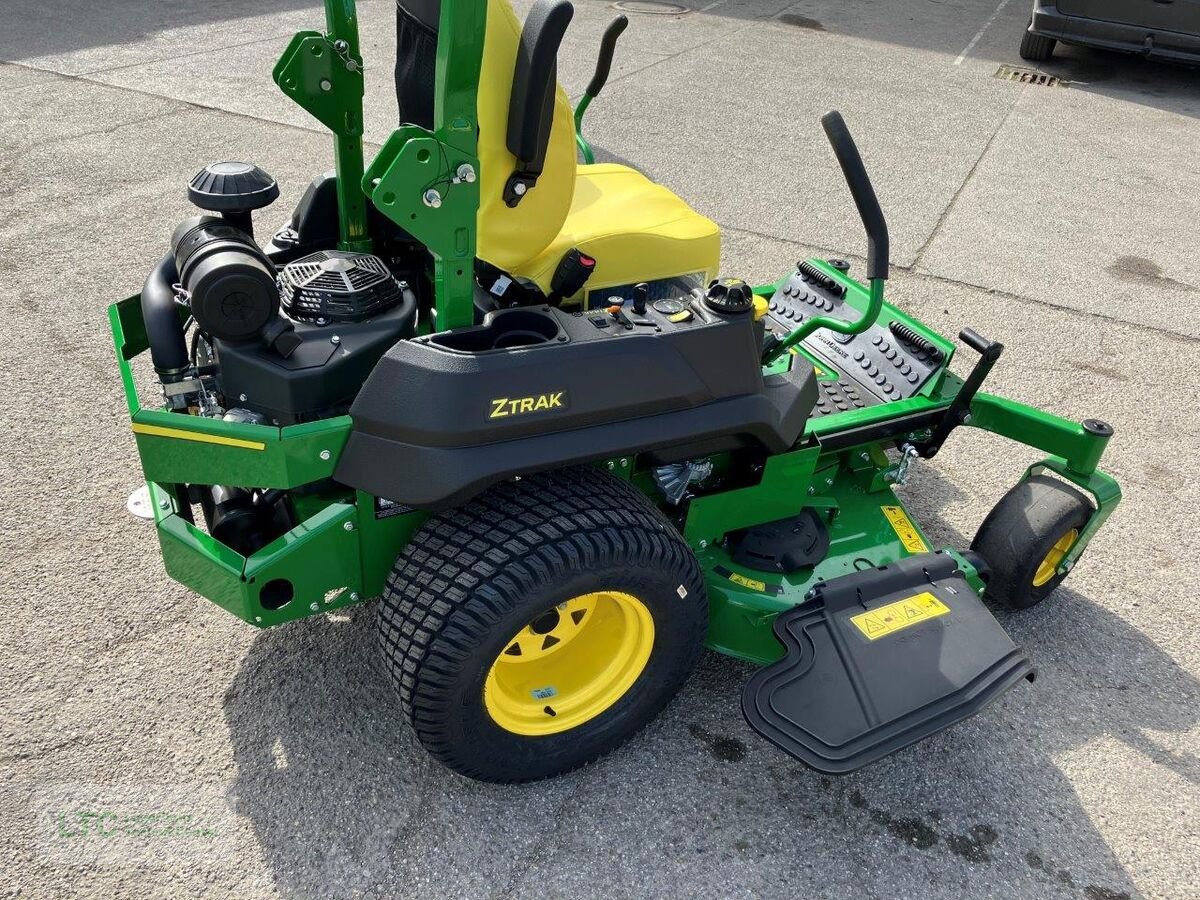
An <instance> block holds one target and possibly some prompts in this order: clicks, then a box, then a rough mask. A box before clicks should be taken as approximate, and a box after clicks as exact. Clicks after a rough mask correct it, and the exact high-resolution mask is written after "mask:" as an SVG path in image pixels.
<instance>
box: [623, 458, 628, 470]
mask: <svg viewBox="0 0 1200 900" xmlns="http://www.w3.org/2000/svg"><path fill="white" fill-rule="evenodd" d="M627 465H629V460H627V459H626V458H625V457H623V456H622V457H621V468H622V469H623V468H625V467H626V466H627Z"/></svg>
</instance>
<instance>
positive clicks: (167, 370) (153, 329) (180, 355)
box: [142, 254, 188, 382]
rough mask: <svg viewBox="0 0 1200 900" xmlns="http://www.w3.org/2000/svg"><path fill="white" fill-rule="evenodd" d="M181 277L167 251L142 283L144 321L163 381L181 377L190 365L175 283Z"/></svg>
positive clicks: (157, 368)
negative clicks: (176, 298)
mask: <svg viewBox="0 0 1200 900" xmlns="http://www.w3.org/2000/svg"><path fill="white" fill-rule="evenodd" d="M178 280H179V272H178V271H177V270H176V269H175V257H174V256H172V255H170V254H168V255H167V256H164V257H163V258H162V261H161V262H160V263H159V264H158V265H157V266H155V267H154V268H153V269H152V270H151V271H150V274H149V275H148V276H146V283H145V284H144V285H143V286H142V321H143V322H145V324H146V338H147V339H148V340H149V342H150V359H151V360H152V361H153V362H154V371H155V372H157V373H158V377H159V378H160V379H162V380H163V381H164V382H169V381H179V380H180V378H182V377H183V373H184V372H185V371H186V370H187V367H188V349H187V341H186V340H185V339H184V336H183V322H182V320H180V318H179V308H178V305H177V304H176V303H175V288H174V287H172V285H174V284H175V282H176V281H178Z"/></svg>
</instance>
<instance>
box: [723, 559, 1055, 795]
mask: <svg viewBox="0 0 1200 900" xmlns="http://www.w3.org/2000/svg"><path fill="white" fill-rule="evenodd" d="M974 563H975V561H974V560H972V564H974ZM979 565H980V566H982V565H983V563H982V561H980V562H979ZM775 634H776V636H777V637H778V638H779V639H780V641H781V642H782V643H783V645H784V647H785V648H786V650H787V655H786V656H785V657H784V658H783V659H782V660H780V661H779V662H777V663H774V664H773V665H770V666H767V667H765V668H763V669H761V670H759V671H758V672H757V673H756V674H755V675H754V676H753V677H752V678H751V679H750V681H749V682H747V684H746V687H745V689H744V690H743V692H742V710H743V712H744V713H745V715H746V720H747V721H748V722H749V723H750V725H751V727H752V728H754V730H755V731H757V732H758V733H759V734H761V735H762V736H763V737H765V738H767V740H769V741H771V742H772V743H774V744H776V745H778V746H779V747H780V748H781V749H783V750H785V751H786V752H787V753H789V754H791V755H792V756H794V757H796V759H798V760H800V761H801V762H803V763H805V764H806V765H809V766H811V767H812V768H814V769H816V770H817V771H819V772H824V773H826V774H829V775H842V774H845V773H847V772H852V771H854V770H855V769H858V768H861V767H862V766H865V765H867V764H868V763H871V762H874V761H875V760H877V759H880V758H882V757H884V756H887V755H888V754H890V753H894V752H895V751H897V750H899V749H901V748H903V747H907V746H908V745H910V744H913V743H915V742H917V741H919V740H922V739H923V738H927V737H929V736H930V735H931V734H936V733H937V732H939V731H941V730H942V729H944V728H948V727H949V726H951V725H953V724H955V723H956V722H960V721H962V720H963V719H965V718H967V717H968V716H971V715H974V714H975V713H977V712H979V711H980V710H981V709H983V708H984V707H985V706H987V705H988V704H989V703H991V702H992V701H993V700H995V699H996V698H997V697H999V696H1000V695H1001V694H1003V693H1004V692H1005V691H1006V690H1008V689H1009V688H1010V687H1012V686H1014V685H1015V684H1016V683H1017V682H1019V681H1021V680H1022V679H1028V680H1030V681H1032V680H1033V678H1034V669H1033V666H1032V664H1031V663H1030V662H1029V659H1028V658H1027V657H1026V656H1025V654H1024V653H1023V652H1022V651H1021V649H1020V648H1018V647H1017V646H1016V645H1015V644H1014V643H1013V642H1012V639H1011V638H1010V637H1009V636H1008V635H1007V634H1006V633H1005V631H1004V629H1003V628H1002V627H1001V626H1000V623H999V622H997V621H996V620H995V618H993V617H992V614H991V613H990V612H988V610H987V608H986V607H985V606H984V605H983V603H982V601H981V600H980V599H979V596H978V595H977V594H976V593H975V591H974V590H973V589H972V588H971V586H970V585H969V584H968V583H967V581H966V579H965V578H964V577H963V573H962V571H961V570H960V568H959V565H958V562H957V560H956V559H955V558H954V557H953V556H951V555H950V554H948V553H925V554H921V555H918V556H910V557H908V558H906V559H903V560H901V561H900V562H897V563H894V564H892V565H889V566H883V567H880V568H875V569H868V570H866V571H863V572H855V573H853V574H850V575H846V576H843V577H841V578H836V579H834V580H832V581H827V582H820V583H818V584H817V585H816V586H815V588H814V597H813V599H812V600H811V601H810V602H806V603H804V604H803V605H802V606H799V607H797V608H796V609H794V610H790V611H788V612H786V613H782V614H780V616H779V617H778V618H777V619H776V620H775Z"/></svg>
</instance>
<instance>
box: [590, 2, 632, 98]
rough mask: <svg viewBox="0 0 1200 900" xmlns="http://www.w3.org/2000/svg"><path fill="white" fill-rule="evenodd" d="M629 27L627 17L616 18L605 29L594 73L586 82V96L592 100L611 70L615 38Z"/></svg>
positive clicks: (602, 88)
mask: <svg viewBox="0 0 1200 900" xmlns="http://www.w3.org/2000/svg"><path fill="white" fill-rule="evenodd" d="M628 27H629V17H628V16H625V15H620V16H617V17H616V18H615V19H613V20H612V24H610V25H609V26H608V27H607V28H606V29H604V37H602V38H600V56H599V58H598V59H597V60H596V72H595V74H593V75H592V80H591V81H589V82H588V86H587V92H586V93H587V94H588V96H590V97H591V98H592V99H593V100H594V99H596V98H597V97H599V96H600V92H601V91H602V90H604V85H605V83H606V82H607V81H608V73H609V71H610V70H611V69H612V60H613V51H615V50H616V49H617V38H619V37H620V36H621V34H622V33H623V32H624V31H625V29H626V28H628Z"/></svg>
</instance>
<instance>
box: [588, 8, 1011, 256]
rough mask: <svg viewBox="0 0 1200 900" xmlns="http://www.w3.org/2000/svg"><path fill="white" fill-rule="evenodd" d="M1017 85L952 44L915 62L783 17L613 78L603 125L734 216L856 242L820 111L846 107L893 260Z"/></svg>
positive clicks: (757, 225)
mask: <svg viewBox="0 0 1200 900" xmlns="http://www.w3.org/2000/svg"><path fill="white" fill-rule="evenodd" d="M714 54H718V55H719V59H720V63H719V64H714V58H713V57H714ZM1010 87H1011V86H1009V85H1003V84H1001V83H999V82H997V81H996V80H995V79H992V78H989V77H978V76H977V75H976V74H974V73H970V72H964V71H962V70H961V69H955V68H953V67H951V66H949V65H948V64H947V61H946V59H945V57H944V56H943V55H942V54H940V53H936V52H932V51H919V52H918V51H913V52H911V53H909V54H907V55H906V56H905V57H904V60H903V62H902V63H901V62H900V61H899V60H898V59H896V58H893V57H889V56H888V55H887V54H886V53H883V52H881V49H880V47H879V46H878V45H874V44H869V43H865V42H862V41H859V40H856V39H853V38H849V37H845V36H842V35H840V34H835V33H832V32H817V31H813V30H811V29H798V28H795V27H792V26H788V25H783V24H778V23H775V22H770V23H765V24H761V25H756V26H753V27H751V28H748V29H745V30H742V31H739V32H737V33H735V34H733V35H731V36H729V37H728V38H724V39H722V40H721V42H720V46H719V48H717V47H716V46H715V45H714V47H713V48H711V49H710V48H700V49H696V50H691V51H688V52H686V53H683V54H680V55H679V56H676V57H672V58H671V59H670V60H667V61H665V62H663V63H660V64H658V65H655V66H651V67H649V68H647V69H644V70H642V71H640V72H636V73H634V74H633V75H630V76H629V77H627V78H624V79H622V80H621V81H619V82H617V83H616V84H614V85H612V86H611V89H610V92H609V94H608V96H607V97H606V98H605V102H604V103H603V105H602V106H601V105H599V104H598V108H597V110H596V114H595V118H594V119H593V121H592V123H591V132H590V133H591V134H592V135H593V139H594V140H595V141H596V142H597V143H598V144H599V145H601V146H603V147H604V149H605V150H607V151H610V152H612V153H615V154H616V155H617V156H619V157H622V158H625V159H629V160H632V161H633V162H634V163H635V164H637V165H641V166H643V167H644V168H646V169H647V170H648V171H649V172H650V173H652V174H653V175H654V176H655V177H656V178H657V179H658V180H660V181H662V182H664V183H665V184H667V185H669V186H670V187H672V188H673V189H674V190H675V191H676V192H678V193H679V194H681V195H682V196H684V197H686V198H687V199H688V200H689V202H691V203H692V204H693V205H694V206H695V207H696V208H697V209H698V210H700V211H701V212H703V213H705V214H706V215H708V216H710V217H712V218H715V219H716V220H717V221H719V222H721V223H722V224H723V225H727V226H732V227H735V228H739V229H743V230H746V231H754V232H759V233H763V234H766V235H768V236H771V237H783V238H790V239H793V240H797V241H800V242H803V243H809V244H817V245H822V246H830V247H841V248H846V249H847V250H849V249H852V248H859V247H862V246H863V236H862V227H861V225H860V223H859V222H858V218H857V215H856V214H855V213H854V211H853V205H852V203H851V200H850V196H849V194H848V192H847V190H846V186H845V183H844V181H843V180H842V176H841V173H840V171H839V170H838V168H837V165H836V162H835V161H834V159H833V156H832V154H831V152H830V150H829V147H828V144H827V142H826V140H825V136H824V133H823V132H822V130H821V127H820V124H819V118H820V116H821V115H822V114H824V113H825V112H826V111H827V110H829V109H840V110H841V111H842V113H843V114H844V116H845V117H846V120H847V123H848V124H849V126H850V128H851V131H852V132H853V134H854V135H855V138H856V140H857V141H858V144H859V147H860V150H861V152H862V154H863V157H864V159H865V160H866V164H867V167H868V170H869V171H870V173H871V176H872V178H873V179H874V182H875V186H876V191H877V193H878V195H879V197H880V202H881V203H882V205H883V208H884V210H885V212H887V213H888V214H889V216H890V220H889V221H890V226H891V234H892V253H893V259H894V260H895V261H896V262H898V263H900V264H907V263H909V262H911V261H912V259H913V258H915V256H916V253H917V251H918V250H919V248H920V247H921V246H922V244H924V242H925V240H926V239H927V238H928V236H929V234H930V233H931V232H932V231H933V229H934V228H935V227H936V224H937V222H938V219H939V218H940V216H941V213H942V211H943V210H944V209H945V207H946V205H947V204H948V203H949V202H950V200H951V198H952V197H953V196H954V193H955V192H956V191H957V190H958V188H959V186H960V185H961V184H962V182H963V181H964V180H965V179H966V177H967V175H968V173H969V172H970V170H971V168H972V166H974V164H975V162H976V160H977V159H978V156H979V154H980V153H981V152H982V151H983V148H984V147H985V146H986V144H987V141H988V138H989V137H990V136H991V134H992V133H993V132H994V131H995V129H996V128H997V127H998V126H999V124H1000V122H1002V121H1003V119H1004V116H1005V115H1006V114H1007V112H1008V109H1009V108H1010V107H1011V105H1012V104H1013V103H1015V102H1016V98H1017V94H1016V93H1015V92H1013V91H1012V90H1009V89H1008V88H1010ZM725 97H736V98H737V100H736V102H728V101H725V100H723V99H721V98H725ZM631 110H636V111H637V114H636V115H630V111H631Z"/></svg>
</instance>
